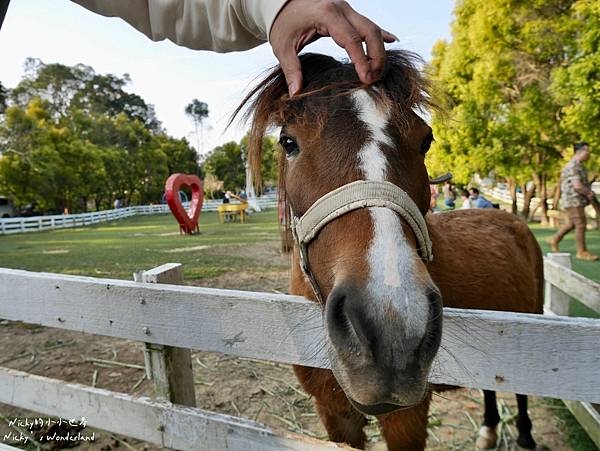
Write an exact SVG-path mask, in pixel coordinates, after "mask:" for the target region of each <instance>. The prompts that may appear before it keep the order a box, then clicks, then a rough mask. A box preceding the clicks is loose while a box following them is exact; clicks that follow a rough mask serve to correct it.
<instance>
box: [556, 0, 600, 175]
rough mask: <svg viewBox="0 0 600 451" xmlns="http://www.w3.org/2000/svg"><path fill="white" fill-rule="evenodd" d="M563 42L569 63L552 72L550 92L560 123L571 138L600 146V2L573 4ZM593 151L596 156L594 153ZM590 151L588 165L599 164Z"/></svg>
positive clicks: (589, 0)
mask: <svg viewBox="0 0 600 451" xmlns="http://www.w3.org/2000/svg"><path fill="white" fill-rule="evenodd" d="M567 29H568V31H567V33H566V35H567V39H566V41H567V42H568V43H569V44H570V45H567V46H565V50H567V51H568V60H569V64H568V65H564V66H563V67H559V68H558V69H557V70H556V71H555V72H554V74H553V83H552V86H551V89H552V92H553V94H554V96H555V97H556V99H557V100H558V101H559V102H560V103H561V105H563V107H562V110H561V113H562V126H563V127H564V129H565V132H566V133H567V134H568V135H569V137H570V138H571V140H572V141H573V142H575V141H580V140H581V141H587V142H589V143H590V145H591V146H592V148H593V149H596V150H597V149H600V127H598V124H599V123H600V70H598V68H600V33H599V31H598V30H600V3H598V2H597V1H592V0H581V1H578V2H576V3H575V4H574V5H573V7H572V16H571V20H570V21H569V23H568V24H567ZM594 154H596V156H595V157H594ZM597 154H598V152H592V157H593V158H594V159H593V160H592V165H590V166H591V167H598V163H599V162H600V158H599V157H598V156H597Z"/></svg>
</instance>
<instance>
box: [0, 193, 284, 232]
mask: <svg viewBox="0 0 600 451" xmlns="http://www.w3.org/2000/svg"><path fill="white" fill-rule="evenodd" d="M219 205H221V201H218V200H205V201H204V204H203V205H202V211H217V207H218V206H219ZM258 205H259V206H260V207H261V208H263V209H269V208H274V207H276V206H277V196H276V195H273V194H270V195H267V196H262V197H259V198H258ZM187 206H188V204H184V207H185V208H187ZM169 212H170V210H169V206H168V205H166V204H157V205H135V206H132V207H126V208H117V209H114V210H103V211H95V212H92V213H79V214H73V215H52V216H33V217H19V218H3V219H0V235H8V234H13V233H25V232H39V231H42V230H53V229H64V228H69V227H83V226H87V225H92V224H97V223H99V222H105V221H114V220H115V219H123V218H129V217H131V216H136V215H153V214H160V213H169Z"/></svg>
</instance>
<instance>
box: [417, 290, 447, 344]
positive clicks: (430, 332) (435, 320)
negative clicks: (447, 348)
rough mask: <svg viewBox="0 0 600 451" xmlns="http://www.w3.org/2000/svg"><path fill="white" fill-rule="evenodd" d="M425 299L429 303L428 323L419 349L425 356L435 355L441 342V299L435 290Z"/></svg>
mask: <svg viewBox="0 0 600 451" xmlns="http://www.w3.org/2000/svg"><path fill="white" fill-rule="evenodd" d="M427 299H428V301H429V321H428V322H427V331H426V334H425V337H423V342H422V345H421V349H422V351H423V352H425V353H427V354H435V353H436V352H437V350H438V348H439V346H440V343H441V340H442V317H443V306H442V297H441V295H440V293H439V291H438V290H437V289H432V290H431V291H429V293H428V294H427Z"/></svg>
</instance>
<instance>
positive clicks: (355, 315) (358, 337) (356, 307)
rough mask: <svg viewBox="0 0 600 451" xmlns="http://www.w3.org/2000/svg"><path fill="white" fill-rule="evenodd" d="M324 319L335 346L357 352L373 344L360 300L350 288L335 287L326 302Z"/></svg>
mask: <svg viewBox="0 0 600 451" xmlns="http://www.w3.org/2000/svg"><path fill="white" fill-rule="evenodd" d="M325 308H326V320H327V328H328V332H329V336H330V338H331V340H332V342H333V343H334V344H335V345H336V346H340V347H346V348H347V347H349V348H350V349H351V350H354V351H355V352H358V351H359V349H361V348H362V349H365V348H366V349H369V348H370V347H371V346H372V345H373V340H372V338H369V337H373V334H372V333H370V330H369V326H368V324H367V321H366V318H365V315H364V312H362V311H361V309H360V302H358V301H357V299H356V295H353V293H352V291H351V290H348V289H344V288H343V287H336V288H335V289H334V290H333V291H332V292H331V294H330V295H329V298H328V299H327V304H326V307H325Z"/></svg>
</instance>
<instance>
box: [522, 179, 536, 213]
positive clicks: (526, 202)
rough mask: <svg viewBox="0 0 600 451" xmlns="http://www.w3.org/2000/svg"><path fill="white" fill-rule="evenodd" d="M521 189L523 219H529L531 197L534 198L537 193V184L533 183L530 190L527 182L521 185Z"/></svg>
mask: <svg viewBox="0 0 600 451" xmlns="http://www.w3.org/2000/svg"><path fill="white" fill-rule="evenodd" d="M521 190H522V191H523V209H522V210H521V216H522V217H523V219H525V220H528V219H529V212H530V206H531V199H532V198H533V195H534V194H535V184H533V186H532V187H531V190H529V191H528V190H527V183H524V184H523V185H522V186H521Z"/></svg>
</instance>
